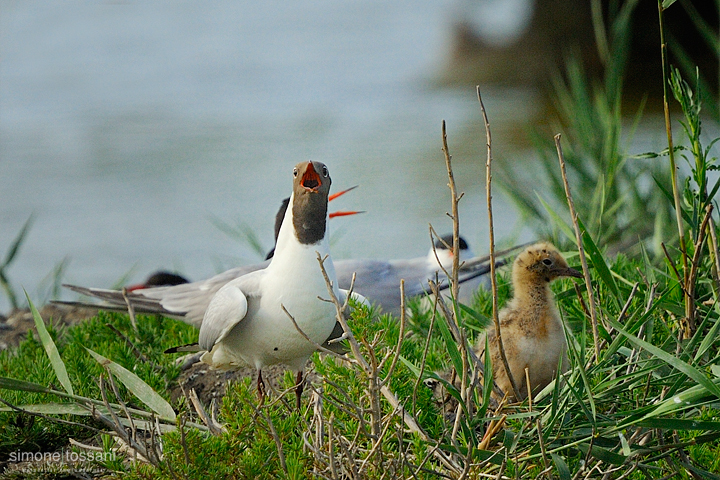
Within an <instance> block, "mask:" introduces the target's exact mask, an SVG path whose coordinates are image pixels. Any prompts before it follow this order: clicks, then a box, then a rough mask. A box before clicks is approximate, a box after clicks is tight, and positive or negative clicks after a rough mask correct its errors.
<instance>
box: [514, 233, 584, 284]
mask: <svg viewBox="0 0 720 480" xmlns="http://www.w3.org/2000/svg"><path fill="white" fill-rule="evenodd" d="M582 276H583V275H582V273H580V272H579V271H577V270H575V269H574V268H570V267H569V266H568V264H567V262H566V261H565V259H564V258H563V256H562V255H560V252H558V250H557V248H555V247H554V246H553V245H551V244H549V243H546V242H543V243H536V244H535V245H532V246H530V247H528V248H526V249H525V251H524V252H522V253H521V254H520V255H518V257H517V259H515V263H514V264H513V277H517V278H523V279H528V280H533V281H541V282H542V281H544V282H547V283H549V282H551V281H553V280H555V279H556V278H558V277H575V278H582Z"/></svg>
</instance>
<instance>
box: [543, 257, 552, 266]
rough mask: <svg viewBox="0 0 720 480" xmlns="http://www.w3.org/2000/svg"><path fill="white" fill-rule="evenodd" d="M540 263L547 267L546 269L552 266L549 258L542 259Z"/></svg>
mask: <svg viewBox="0 0 720 480" xmlns="http://www.w3.org/2000/svg"><path fill="white" fill-rule="evenodd" d="M542 262H543V264H545V265H547V266H548V267H549V266H550V265H552V263H553V262H552V260H550V259H549V258H546V259H544V260H543V261H542Z"/></svg>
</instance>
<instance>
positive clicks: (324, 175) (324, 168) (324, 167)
mask: <svg viewBox="0 0 720 480" xmlns="http://www.w3.org/2000/svg"><path fill="white" fill-rule="evenodd" d="M322 174H323V177H326V178H327V176H328V170H327V167H326V166H325V165H323V169H322Z"/></svg>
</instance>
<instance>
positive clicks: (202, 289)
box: [56, 261, 270, 328]
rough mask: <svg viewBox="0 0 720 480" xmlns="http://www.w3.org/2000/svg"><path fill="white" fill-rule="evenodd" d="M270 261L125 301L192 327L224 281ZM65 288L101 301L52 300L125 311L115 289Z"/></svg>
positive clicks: (142, 292)
mask: <svg viewBox="0 0 720 480" xmlns="http://www.w3.org/2000/svg"><path fill="white" fill-rule="evenodd" d="M269 263H270V262H269V261H265V262H262V263H256V264H253V265H246V266H242V267H236V268H233V269H230V270H227V271H225V272H222V273H220V274H218V275H215V276H214V277H210V278H208V279H207V280H200V281H197V282H192V283H185V284H182V285H173V286H171V287H152V288H145V289H142V290H135V291H133V292H128V293H127V298H128V301H129V302H130V303H131V305H132V306H133V308H134V309H135V311H136V312H137V313H149V314H160V315H165V316H168V317H172V318H177V319H179V320H182V321H184V322H185V323H188V324H190V325H193V326H194V327H196V328H200V325H201V324H202V319H203V316H204V315H205V310H206V309H207V306H208V305H209V304H210V300H212V298H213V296H214V295H215V293H217V291H218V290H219V289H220V288H221V287H222V286H223V285H225V284H227V283H228V282H230V281H231V280H234V279H236V278H239V277H241V276H243V275H246V274H248V273H250V272H254V271H257V270H261V269H263V268H265V267H267V266H268V264H269ZM65 286H66V287H67V288H69V289H71V290H73V291H75V292H78V293H80V294H82V295H86V296H89V297H95V298H98V299H100V300H103V303H101V304H91V303H83V302H56V303H63V304H73V305H78V304H79V305H84V306H92V307H96V308H102V309H107V310H118V311H125V310H127V306H126V303H125V299H124V298H123V294H122V292H121V291H119V290H107V289H101V288H87V287H78V286H76V285H65Z"/></svg>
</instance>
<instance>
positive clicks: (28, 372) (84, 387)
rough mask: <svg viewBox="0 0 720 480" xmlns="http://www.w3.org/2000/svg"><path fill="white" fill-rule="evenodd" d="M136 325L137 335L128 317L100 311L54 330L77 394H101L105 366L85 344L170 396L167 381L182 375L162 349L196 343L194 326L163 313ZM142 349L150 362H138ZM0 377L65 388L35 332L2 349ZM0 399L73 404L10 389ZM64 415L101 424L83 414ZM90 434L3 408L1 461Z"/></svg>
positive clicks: (0, 417)
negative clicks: (99, 382) (10, 456)
mask: <svg viewBox="0 0 720 480" xmlns="http://www.w3.org/2000/svg"><path fill="white" fill-rule="evenodd" d="M108 325H112V326H113V327H114V328H111V327H110V326H108ZM138 326H139V332H138V334H137V336H136V335H135V334H134V332H133V330H132V326H131V325H130V321H129V318H128V316H127V315H119V314H116V313H104V312H101V313H100V314H99V315H98V316H97V317H95V318H93V319H92V320H91V321H88V322H85V323H83V324H81V325H78V326H75V327H70V328H65V327H63V328H61V329H59V330H56V329H54V328H52V327H51V328H50V334H51V336H52V338H53V339H54V340H55V341H56V343H57V345H58V350H59V352H60V355H61V357H62V360H63V361H64V363H65V365H66V368H67V371H68V372H69V376H70V381H71V383H72V386H73V390H74V393H75V394H76V395H79V396H84V397H90V398H99V397H100V390H99V386H98V379H99V377H100V375H101V374H102V373H103V368H102V367H101V366H100V365H99V364H98V362H97V361H95V360H94V359H93V358H92V357H91V356H90V354H89V353H88V352H87V350H86V347H87V348H90V349H92V350H94V351H96V352H99V353H101V354H102V355H103V356H105V357H108V358H110V359H112V360H113V361H115V362H117V363H119V364H121V365H123V366H125V367H126V368H128V369H130V370H131V371H133V372H134V373H136V374H137V375H138V376H140V377H141V378H143V379H144V380H145V381H146V382H147V383H148V384H149V385H150V386H151V387H152V388H153V389H155V390H156V391H158V392H161V394H163V395H165V396H166V398H169V397H168V396H167V395H168V393H167V391H168V385H169V383H168V382H170V381H172V379H173V378H175V377H176V376H177V375H178V373H179V369H178V367H176V366H174V365H173V358H171V356H169V355H164V354H163V353H162V352H163V350H164V349H166V348H169V347H171V346H173V345H180V344H184V343H189V342H191V341H193V338H194V337H195V336H196V335H197V334H196V333H195V332H194V331H193V329H192V327H189V326H187V325H185V324H182V323H181V322H177V321H174V320H170V319H164V318H160V317H142V316H141V317H140V318H139V325H138ZM118 332H120V333H122V334H123V335H124V336H125V337H127V338H128V339H132V340H131V342H132V344H133V345H134V346H135V348H137V351H135V350H134V349H133V348H132V347H131V346H129V345H128V344H127V343H126V342H124V341H123V340H122V339H121V337H120V335H119V334H118ZM138 352H139V353H141V354H142V355H144V357H145V358H146V360H147V361H139V360H138ZM0 376H2V377H10V378H16V379H20V380H24V381H28V382H34V383H38V384H40V385H43V386H50V387H51V388H52V387H54V388H56V389H60V390H62V387H61V385H60V383H59V382H58V380H57V378H56V376H55V373H54V371H53V368H52V366H51V364H50V361H49V360H48V357H47V355H46V353H45V350H44V349H43V346H42V344H41V343H40V341H39V340H38V338H37V336H36V335H33V334H32V332H30V333H29V334H28V338H27V339H25V340H24V341H23V342H21V344H20V345H19V346H18V348H17V349H14V350H11V351H3V352H2V353H0ZM119 389H120V392H121V394H123V395H125V394H126V393H127V391H126V389H125V388H124V387H123V386H122V385H120V386H119ZM0 398H2V399H3V400H5V401H7V402H9V403H11V404H13V405H31V404H36V403H46V402H65V403H68V402H71V400H68V399H62V398H58V397H56V396H50V395H47V394H41V393H26V392H16V391H12V390H0ZM129 402H130V405H131V406H138V407H139V406H141V403H140V402H139V401H137V399H132V398H131V399H130V400H129ZM62 418H63V419H65V420H72V421H76V422H78V423H81V424H88V425H94V426H95V427H98V426H99V425H97V424H95V423H93V422H92V421H90V420H89V419H87V418H84V417H83V418H79V419H78V418H77V417H70V416H64V417H62ZM89 435H90V436H92V435H93V432H91V431H89V430H87V429H84V428H82V427H81V426H72V427H68V426H65V425H62V424H58V423H55V422H52V421H48V420H45V419H41V418H38V417H29V416H26V415H19V414H16V413H8V412H0V459H6V458H7V456H8V455H9V454H10V453H11V452H13V451H17V450H23V451H41V452H42V451H54V450H56V449H58V448H60V447H64V446H66V445H67V440H68V437H72V438H76V439H82V438H87V437H88V436H89Z"/></svg>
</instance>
